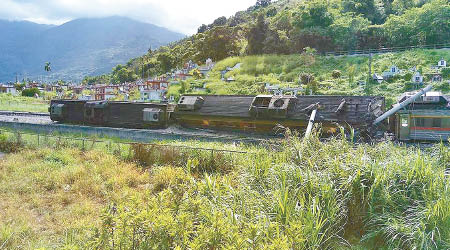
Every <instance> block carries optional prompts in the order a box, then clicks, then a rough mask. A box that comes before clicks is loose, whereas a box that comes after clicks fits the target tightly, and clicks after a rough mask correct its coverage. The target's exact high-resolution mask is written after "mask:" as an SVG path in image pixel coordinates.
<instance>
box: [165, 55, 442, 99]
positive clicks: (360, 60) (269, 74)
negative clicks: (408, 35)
mask: <svg viewBox="0 0 450 250" xmlns="http://www.w3.org/2000/svg"><path fill="white" fill-rule="evenodd" d="M441 58H444V59H446V60H447V61H450V50H421V49H416V50H410V51H405V52H400V53H386V54H380V55H374V57H373V60H372V74H373V73H377V74H379V75H381V73H382V72H383V71H386V70H388V69H389V67H390V66H392V65H396V66H397V67H399V68H400V69H402V70H403V71H404V72H403V73H402V74H400V75H399V76H398V77H395V78H394V79H392V80H389V81H384V82H383V83H381V84H367V85H366V86H365V87H363V86H359V85H358V82H359V81H367V77H368V61H369V58H368V56H342V57H325V56H311V55H261V56H245V57H230V58H227V59H225V60H222V61H220V62H218V63H217V64H216V66H215V67H214V69H213V70H212V72H210V74H209V75H210V77H209V79H203V80H197V81H194V80H190V81H188V82H189V83H190V84H189V85H190V86H191V89H190V90H189V91H191V92H195V91H194V87H199V86H202V85H203V83H204V82H205V83H207V91H206V93H209V94H259V93H263V91H264V83H270V84H272V85H274V84H277V85H280V86H282V87H283V86H299V84H300V82H299V75H301V74H303V73H307V74H312V75H313V76H314V79H315V82H316V85H317V86H316V87H317V89H316V91H315V93H316V94H326V95H381V96H385V97H386V98H387V103H388V104H391V103H393V102H394V101H395V100H396V97H398V96H399V95H401V94H402V93H403V92H406V91H410V90H414V89H415V88H414V86H412V85H411V84H410V81H411V76H412V73H410V72H409V71H408V69H410V68H412V67H414V66H415V67H416V69H417V70H420V71H421V72H422V73H423V74H426V73H429V72H431V69H430V67H431V66H433V65H437V62H438V61H439V60H440V59H441ZM237 63H242V65H241V68H240V69H236V70H234V71H231V72H228V73H227V74H226V75H225V77H226V78H228V77H232V78H234V79H235V82H231V83H227V82H224V81H221V80H220V79H221V74H220V71H222V70H224V69H226V68H227V67H234V66H235V65H236V64H237ZM333 71H339V72H340V75H339V77H333V75H332V73H333ZM425 80H426V81H428V79H427V78H425ZM445 80H450V79H449V78H448V76H447V77H446V78H445ZM303 87H304V88H305V89H306V87H307V86H303ZM174 88H176V89H174V90H172V91H169V95H170V94H172V95H176V92H177V91H179V86H174ZM435 89H436V90H440V91H443V92H445V93H450V86H449V84H448V83H446V82H445V81H444V82H442V83H437V84H435Z"/></svg>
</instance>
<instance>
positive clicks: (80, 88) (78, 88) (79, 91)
mask: <svg viewBox="0 0 450 250" xmlns="http://www.w3.org/2000/svg"><path fill="white" fill-rule="evenodd" d="M71 88H72V91H73V93H74V94H76V95H81V94H82V93H83V90H84V87H83V86H73V87H71Z"/></svg>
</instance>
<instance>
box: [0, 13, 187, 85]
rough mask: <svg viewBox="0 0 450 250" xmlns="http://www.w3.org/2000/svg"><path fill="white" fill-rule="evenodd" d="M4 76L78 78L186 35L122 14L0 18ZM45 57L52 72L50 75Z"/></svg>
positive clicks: (3, 78) (1, 71)
mask: <svg viewBox="0 0 450 250" xmlns="http://www.w3.org/2000/svg"><path fill="white" fill-rule="evenodd" d="M0 33H1V34H5V35H4V36H2V39H0V81H12V80H14V78H15V74H16V73H17V74H18V75H19V78H20V79H21V78H24V77H25V76H27V77H29V78H32V79H35V80H36V79H41V78H43V79H53V80H55V79H63V80H71V81H80V80H81V79H83V77H85V76H88V75H99V74H105V73H107V72H109V71H111V68H113V67H114V66H115V65H117V64H119V63H124V62H127V61H128V60H129V59H130V58H133V57H136V56H139V55H142V54H143V53H145V52H147V50H148V49H149V48H150V47H151V48H158V47H160V46H162V45H166V44H168V43H170V42H173V41H176V40H179V39H181V38H183V37H184V35H182V34H179V33H176V32H172V31H169V30H167V29H165V28H162V27H158V26H155V25H152V24H148V23H143V22H138V21H135V20H132V19H129V18H124V17H117V16H114V17H107V18H93V19H76V20H73V21H70V22H67V23H64V24H62V25H60V26H53V25H40V24H35V23H31V22H10V21H2V20H0ZM45 62H51V66H52V71H51V73H50V74H48V75H47V74H46V72H45V71H44V64H45Z"/></svg>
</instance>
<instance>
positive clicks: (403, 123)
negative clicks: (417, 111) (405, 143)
mask: <svg viewBox="0 0 450 250" xmlns="http://www.w3.org/2000/svg"><path fill="white" fill-rule="evenodd" d="M401 122H402V127H408V117H402V119H401Z"/></svg>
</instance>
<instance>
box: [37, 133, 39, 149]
mask: <svg viewBox="0 0 450 250" xmlns="http://www.w3.org/2000/svg"><path fill="white" fill-rule="evenodd" d="M37 145H38V147H39V134H37Z"/></svg>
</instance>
